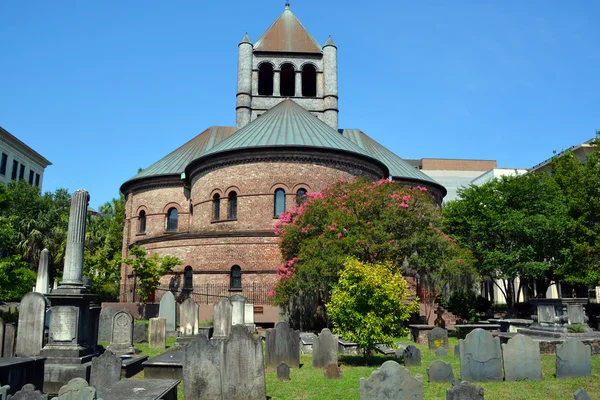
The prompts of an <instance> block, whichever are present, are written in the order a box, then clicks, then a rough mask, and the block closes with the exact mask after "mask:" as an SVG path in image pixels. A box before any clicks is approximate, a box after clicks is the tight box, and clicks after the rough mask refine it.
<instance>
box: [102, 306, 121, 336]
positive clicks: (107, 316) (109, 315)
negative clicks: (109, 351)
mask: <svg viewBox="0 0 600 400" xmlns="http://www.w3.org/2000/svg"><path fill="white" fill-rule="evenodd" d="M116 313H117V310H116V309H115V308H113V307H106V308H104V309H102V311H101V312H100V322H99V328H98V340H99V341H101V342H110V334H111V332H112V320H113V317H114V316H115V314H116Z"/></svg>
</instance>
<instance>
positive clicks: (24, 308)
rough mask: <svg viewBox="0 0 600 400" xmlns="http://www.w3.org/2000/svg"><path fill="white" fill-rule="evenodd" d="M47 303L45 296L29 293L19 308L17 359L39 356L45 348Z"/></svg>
mask: <svg viewBox="0 0 600 400" xmlns="http://www.w3.org/2000/svg"><path fill="white" fill-rule="evenodd" d="M46 306H47V301H46V298H45V297H44V295H43V294H40V293H37V292H29V293H27V294H26V295H25V296H23V298H22V299H21V304H20V306H19V325H18V326H19V327H22V329H19V330H18V332H17V347H16V350H15V354H16V355H17V357H34V356H39V355H40V351H41V350H42V347H44V321H45V319H46Z"/></svg>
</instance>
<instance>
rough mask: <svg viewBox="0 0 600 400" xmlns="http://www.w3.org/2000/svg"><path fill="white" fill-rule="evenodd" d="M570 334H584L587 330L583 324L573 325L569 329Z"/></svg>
mask: <svg viewBox="0 0 600 400" xmlns="http://www.w3.org/2000/svg"><path fill="white" fill-rule="evenodd" d="M567 330H568V331H569V333H584V332H585V329H584V328H583V325H581V324H572V325H569V326H568V327H567Z"/></svg>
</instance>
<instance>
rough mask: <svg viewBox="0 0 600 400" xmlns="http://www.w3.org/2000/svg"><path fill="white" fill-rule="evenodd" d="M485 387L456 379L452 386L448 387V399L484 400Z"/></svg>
mask: <svg viewBox="0 0 600 400" xmlns="http://www.w3.org/2000/svg"><path fill="white" fill-rule="evenodd" d="M483 393H484V391H483V388H479V387H477V386H475V385H473V384H472V383H469V382H465V381H460V380H455V381H453V382H452V387H451V388H449V389H446V400H484V399H483Z"/></svg>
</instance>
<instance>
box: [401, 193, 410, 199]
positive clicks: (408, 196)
mask: <svg viewBox="0 0 600 400" xmlns="http://www.w3.org/2000/svg"><path fill="white" fill-rule="evenodd" d="M402 200H404V201H410V195H409V194H407V195H406V196H404V197H403V198H402Z"/></svg>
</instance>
